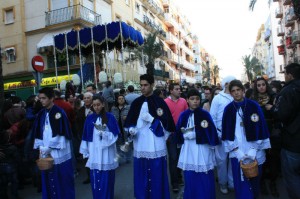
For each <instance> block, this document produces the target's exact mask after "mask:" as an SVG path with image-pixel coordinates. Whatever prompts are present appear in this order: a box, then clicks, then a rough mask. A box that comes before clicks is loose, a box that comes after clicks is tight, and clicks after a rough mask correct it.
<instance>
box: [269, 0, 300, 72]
mask: <svg viewBox="0 0 300 199" xmlns="http://www.w3.org/2000/svg"><path fill="white" fill-rule="evenodd" d="M273 2H274V4H275V5H276V7H277V10H276V12H275V17H276V18H277V19H278V24H277V36H278V37H279V38H280V42H279V44H278V46H277V49H278V51H277V55H279V56H282V58H283V66H282V67H281V68H280V70H281V71H282V70H283V67H284V66H286V65H287V64H289V63H292V62H296V63H300V48H299V47H300V46H299V44H300V21H299V20H298V17H297V16H296V15H295V10H294V6H293V4H292V1H291V0H273Z"/></svg>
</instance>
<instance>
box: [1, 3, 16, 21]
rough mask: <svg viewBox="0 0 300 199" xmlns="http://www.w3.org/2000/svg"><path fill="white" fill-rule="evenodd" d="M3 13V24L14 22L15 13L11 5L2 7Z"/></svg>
mask: <svg viewBox="0 0 300 199" xmlns="http://www.w3.org/2000/svg"><path fill="white" fill-rule="evenodd" d="M3 14H4V16H3V20H4V23H5V24H12V23H14V22H15V14H14V8H13V7H11V8H6V9H4V10H3Z"/></svg>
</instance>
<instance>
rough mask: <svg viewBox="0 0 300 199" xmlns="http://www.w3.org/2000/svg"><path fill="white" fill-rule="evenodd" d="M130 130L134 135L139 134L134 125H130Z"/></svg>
mask: <svg viewBox="0 0 300 199" xmlns="http://www.w3.org/2000/svg"><path fill="white" fill-rule="evenodd" d="M128 132H129V134H130V135H133V136H134V135H136V134H137V130H136V128H134V127H130V128H129V130H128Z"/></svg>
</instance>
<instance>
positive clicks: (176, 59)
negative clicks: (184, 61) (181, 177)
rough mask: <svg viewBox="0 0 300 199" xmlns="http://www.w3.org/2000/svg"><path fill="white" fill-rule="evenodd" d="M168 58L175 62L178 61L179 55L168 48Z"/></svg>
mask: <svg viewBox="0 0 300 199" xmlns="http://www.w3.org/2000/svg"><path fill="white" fill-rule="evenodd" d="M168 59H170V60H171V61H173V62H176V63H178V55H176V54H175V53H173V52H172V51H171V50H168Z"/></svg>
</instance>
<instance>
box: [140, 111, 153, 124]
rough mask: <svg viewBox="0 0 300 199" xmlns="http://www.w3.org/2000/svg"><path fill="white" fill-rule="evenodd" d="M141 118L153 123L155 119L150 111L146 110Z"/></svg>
mask: <svg viewBox="0 0 300 199" xmlns="http://www.w3.org/2000/svg"><path fill="white" fill-rule="evenodd" d="M141 119H142V120H144V121H145V122H150V123H152V122H153V120H154V117H152V115H150V113H147V112H146V113H142V115H141Z"/></svg>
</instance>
